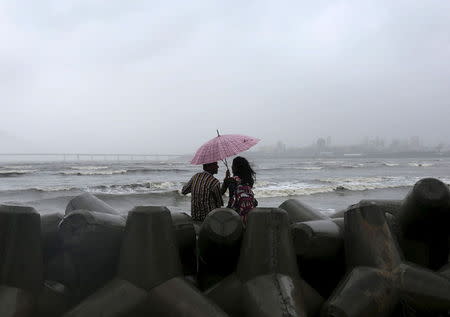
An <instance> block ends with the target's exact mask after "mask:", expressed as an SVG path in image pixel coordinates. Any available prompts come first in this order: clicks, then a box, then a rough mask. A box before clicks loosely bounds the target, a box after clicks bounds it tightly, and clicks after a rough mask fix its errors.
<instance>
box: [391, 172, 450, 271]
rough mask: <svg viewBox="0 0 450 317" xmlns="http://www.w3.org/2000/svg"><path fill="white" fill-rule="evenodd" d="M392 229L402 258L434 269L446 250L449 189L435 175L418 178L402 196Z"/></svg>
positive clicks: (449, 249) (444, 259)
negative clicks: (397, 240) (400, 205)
mask: <svg viewBox="0 0 450 317" xmlns="http://www.w3.org/2000/svg"><path fill="white" fill-rule="evenodd" d="M395 231H396V234H397V237H398V239H399V244H400V247H401V249H402V251H403V253H404V255H405V258H406V260H408V261H411V262H414V263H416V264H419V265H421V266H425V267H427V268H429V269H431V270H438V269H440V268H441V267H442V266H444V265H446V264H447V263H448V259H449V257H448V256H449V253H450V243H449V241H450V239H449V237H450V191H449V188H448V186H447V185H446V184H444V183H443V182H441V181H440V180H438V179H435V178H424V179H421V180H420V181H418V182H417V183H416V184H415V185H414V187H413V188H412V189H411V191H410V192H409V193H408V195H407V196H406V198H405V199H404V200H403V203H402V208H401V209H400V211H399V213H398V216H397V217H396V221H395Z"/></svg>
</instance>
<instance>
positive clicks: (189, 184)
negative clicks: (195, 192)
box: [181, 178, 192, 195]
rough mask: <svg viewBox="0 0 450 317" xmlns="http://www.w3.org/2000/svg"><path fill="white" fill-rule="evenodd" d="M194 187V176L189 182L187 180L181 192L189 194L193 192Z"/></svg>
mask: <svg viewBox="0 0 450 317" xmlns="http://www.w3.org/2000/svg"><path fill="white" fill-rule="evenodd" d="M191 189H192V178H191V179H190V180H189V182H187V183H186V184H185V185H184V186H183V189H181V193H182V194H183V195H186V194H189V193H190V192H191Z"/></svg>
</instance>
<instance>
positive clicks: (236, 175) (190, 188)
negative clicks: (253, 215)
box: [181, 156, 257, 224]
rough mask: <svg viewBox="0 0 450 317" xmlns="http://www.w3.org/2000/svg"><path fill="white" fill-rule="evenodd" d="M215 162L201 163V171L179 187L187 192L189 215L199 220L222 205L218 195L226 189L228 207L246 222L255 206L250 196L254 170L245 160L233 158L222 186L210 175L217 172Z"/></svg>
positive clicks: (217, 166) (252, 196) (252, 197)
mask: <svg viewBox="0 0 450 317" xmlns="http://www.w3.org/2000/svg"><path fill="white" fill-rule="evenodd" d="M218 170H219V165H218V164H217V162H213V163H209V164H203V172H200V173H197V174H195V175H194V176H192V178H191V179H190V180H189V182H188V183H187V184H186V185H184V186H183V189H182V190H181V193H182V194H183V195H186V194H188V193H191V215H192V220H194V221H203V220H204V219H205V217H206V215H207V214H208V213H209V212H210V211H212V210H214V209H216V208H220V207H222V206H223V199H222V195H223V194H225V192H226V191H227V189H228V188H229V189H230V198H229V201H228V205H227V207H228V208H232V209H234V210H235V211H236V212H237V213H238V214H239V215H240V216H241V219H242V220H243V222H244V224H245V223H246V222H247V215H248V212H249V211H250V210H251V209H253V208H254V207H256V206H257V201H256V199H255V198H254V195H253V191H252V188H253V184H254V182H255V175H256V174H255V172H254V171H253V169H252V168H251V167H250V164H249V163H248V161H247V159H245V158H243V157H241V156H238V157H236V158H235V159H234V160H233V164H232V166H231V170H232V172H233V177H230V171H228V170H227V172H226V174H225V178H224V180H223V183H222V186H220V182H219V180H218V179H217V178H215V177H214V176H213V175H214V174H217V171H218Z"/></svg>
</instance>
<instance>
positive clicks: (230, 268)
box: [198, 208, 244, 289]
mask: <svg viewBox="0 0 450 317" xmlns="http://www.w3.org/2000/svg"><path fill="white" fill-rule="evenodd" d="M243 231H244V227H243V224H242V220H241V218H240V217H239V215H238V214H237V213H236V212H235V211H234V210H232V209H229V208H218V209H215V210H213V211H211V212H210V213H209V214H208V215H207V216H206V218H205V220H204V221H203V223H202V224H201V226H200V230H199V234H198V252H199V272H198V279H199V283H200V285H201V288H202V289H205V288H208V287H209V286H212V285H213V284H215V283H217V282H218V281H220V280H221V279H223V278H224V277H225V276H227V275H229V274H231V273H232V272H234V271H235V270H236V264H237V260H238V257H239V250H240V248H241V240H242V233H243Z"/></svg>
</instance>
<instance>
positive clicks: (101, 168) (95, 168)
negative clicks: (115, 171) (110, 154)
mask: <svg viewBox="0 0 450 317" xmlns="http://www.w3.org/2000/svg"><path fill="white" fill-rule="evenodd" d="M70 168H71V169H74V170H82V171H85V170H103V169H107V168H109V166H97V165H92V166H71V167H70Z"/></svg>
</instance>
